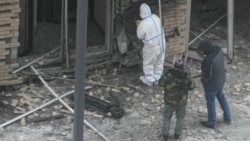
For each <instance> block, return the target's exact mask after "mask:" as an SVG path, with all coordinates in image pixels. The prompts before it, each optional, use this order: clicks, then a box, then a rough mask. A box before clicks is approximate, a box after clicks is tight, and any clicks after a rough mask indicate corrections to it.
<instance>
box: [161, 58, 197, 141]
mask: <svg viewBox="0 0 250 141" xmlns="http://www.w3.org/2000/svg"><path fill="white" fill-rule="evenodd" d="M159 86H161V87H164V88H165V90H164V102H165V107H164V113H163V137H164V141H167V140H168V136H169V130H170V120H171V118H172V116H173V113H174V112H176V119H177V122H176V128H175V134H174V138H175V139H178V138H179V137H180V135H181V132H182V127H183V121H184V118H185V114H186V105H187V100H188V91H189V90H192V89H193V88H194V83H193V80H192V78H191V77H190V76H189V75H188V73H187V72H185V70H184V66H183V62H182V61H181V60H177V61H176V62H175V64H174V68H172V69H170V70H168V71H167V72H165V73H164V74H163V75H162V77H161V78H160V80H159Z"/></svg>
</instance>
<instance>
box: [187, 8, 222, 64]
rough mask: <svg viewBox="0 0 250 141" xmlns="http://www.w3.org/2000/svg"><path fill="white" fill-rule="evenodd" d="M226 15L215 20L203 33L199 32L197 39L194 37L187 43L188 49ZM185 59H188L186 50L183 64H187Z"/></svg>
mask: <svg viewBox="0 0 250 141" xmlns="http://www.w3.org/2000/svg"><path fill="white" fill-rule="evenodd" d="M226 15H227V13H225V14H223V15H222V16H221V17H220V18H219V19H218V20H216V21H215V22H214V23H212V24H211V25H210V26H209V27H208V28H207V29H206V30H204V31H203V32H201V33H200V34H199V35H198V36H197V37H195V38H194V39H193V40H192V41H191V42H189V43H188V47H189V46H191V45H192V44H193V43H194V42H195V41H196V40H198V39H199V38H200V37H201V36H202V35H204V34H205V33H206V32H207V31H209V30H210V29H211V28H212V27H213V26H215V25H216V24H217V23H218V22H220V21H221V20H222V19H223V18H224V17H225V16H226ZM187 57H188V49H187V50H186V53H185V59H184V62H187Z"/></svg>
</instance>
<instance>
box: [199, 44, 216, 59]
mask: <svg viewBox="0 0 250 141" xmlns="http://www.w3.org/2000/svg"><path fill="white" fill-rule="evenodd" d="M198 49H199V50H201V51H202V52H203V53H204V54H205V55H208V54H209V53H211V52H212V51H213V50H214V46H213V44H212V42H211V41H209V40H204V41H201V42H200V44H199V46H198Z"/></svg>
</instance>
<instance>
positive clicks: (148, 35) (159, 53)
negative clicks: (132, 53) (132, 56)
mask: <svg viewBox="0 0 250 141" xmlns="http://www.w3.org/2000/svg"><path fill="white" fill-rule="evenodd" d="M140 17H141V18H142V20H141V21H140V23H139V25H138V27H137V36H138V38H139V39H141V40H142V41H143V43H144V47H143V72H144V76H141V77H140V80H141V81H142V82H143V83H144V84H146V85H148V86H152V85H153V84H158V80H159V79H160V77H161V75H162V72H163V65H164V59H165V36H164V31H163V28H162V27H161V23H160V22H161V21H160V18H159V17H158V16H156V15H155V14H152V13H151V10H150V7H149V6H148V5H147V4H145V3H143V4H141V6H140Z"/></svg>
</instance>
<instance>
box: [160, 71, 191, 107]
mask: <svg viewBox="0 0 250 141" xmlns="http://www.w3.org/2000/svg"><path fill="white" fill-rule="evenodd" d="M159 85H160V86H161V87H164V88H165V91H164V101H165V104H169V105H174V106H175V105H185V104H187V99H188V91H189V90H192V89H193V88H194V82H193V80H192V78H191V77H190V75H188V73H187V72H184V71H183V70H178V69H170V70H169V71H167V72H166V73H164V74H163V75H162V77H161V78H160V80H159Z"/></svg>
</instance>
